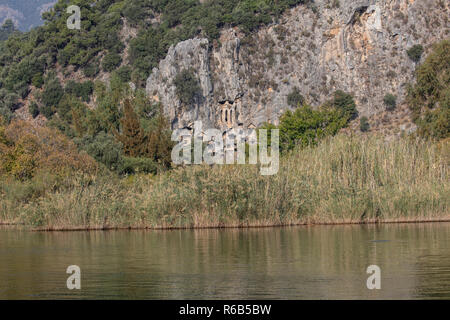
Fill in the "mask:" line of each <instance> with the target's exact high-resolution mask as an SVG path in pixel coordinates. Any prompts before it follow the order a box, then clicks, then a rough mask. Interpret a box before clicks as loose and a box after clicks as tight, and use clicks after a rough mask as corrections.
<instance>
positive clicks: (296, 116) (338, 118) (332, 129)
mask: <svg viewBox="0 0 450 320" xmlns="http://www.w3.org/2000/svg"><path fill="white" fill-rule="evenodd" d="M289 96H290V99H289V97H288V100H291V102H292V103H293V104H294V103H295V104H296V105H297V106H298V108H297V109H295V110H294V111H293V112H292V111H289V110H288V111H287V112H285V113H284V114H283V115H282V116H281V118H280V124H279V126H278V127H276V126H273V125H265V126H263V128H265V129H273V128H278V129H280V147H281V150H282V151H287V150H292V149H294V148H295V147H296V146H301V147H306V146H310V145H317V143H318V142H319V141H320V140H322V139H323V138H325V137H328V136H333V135H335V134H337V133H338V132H339V130H340V129H342V128H344V127H346V126H347V124H348V123H349V121H350V120H352V119H354V118H355V116H356V115H357V114H358V113H357V111H356V104H355V101H354V100H353V97H352V96H351V95H350V94H348V93H345V92H343V91H340V90H338V91H336V92H335V93H334V96H333V99H331V100H330V101H328V102H326V103H324V105H323V106H321V107H319V108H318V109H313V108H312V107H310V106H308V105H305V104H304V105H301V104H300V103H304V99H303V97H302V96H301V94H300V93H299V91H298V89H296V88H295V89H294V90H293V92H292V93H291V94H290V95H289Z"/></svg>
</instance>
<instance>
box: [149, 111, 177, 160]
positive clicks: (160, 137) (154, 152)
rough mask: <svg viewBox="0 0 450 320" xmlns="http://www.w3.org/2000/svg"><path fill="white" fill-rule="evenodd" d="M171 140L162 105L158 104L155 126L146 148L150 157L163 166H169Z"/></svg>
mask: <svg viewBox="0 0 450 320" xmlns="http://www.w3.org/2000/svg"><path fill="white" fill-rule="evenodd" d="M172 146H173V142H172V140H171V133H170V130H169V122H168V120H167V118H166V117H165V116H164V113H163V110H162V107H161V106H160V109H159V112H158V115H157V116H156V125H155V128H154V129H153V130H152V131H151V133H150V139H149V145H148V150H149V154H150V155H151V157H152V158H153V159H154V160H155V161H156V162H159V163H160V164H162V165H163V166H165V167H169V166H170V163H171V150H172Z"/></svg>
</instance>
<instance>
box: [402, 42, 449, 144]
mask: <svg viewBox="0 0 450 320" xmlns="http://www.w3.org/2000/svg"><path fill="white" fill-rule="evenodd" d="M449 61H450V41H449V40H443V41H441V42H439V43H436V44H435V45H434V46H433V51H432V52H431V53H430V54H429V55H428V56H427V57H426V59H425V61H424V62H423V64H422V65H420V66H419V67H418V68H417V70H416V83H415V84H414V85H412V86H410V87H409V89H408V96H407V102H408V106H409V108H410V109H411V111H412V113H413V121H414V122H415V123H416V124H417V125H418V127H419V130H418V132H419V134H421V135H424V136H427V137H433V138H437V139H441V138H446V137H449V136H450V129H449V125H448V123H449V122H448V117H449V109H450V76H449V75H450V63H449Z"/></svg>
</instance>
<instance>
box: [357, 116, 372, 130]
mask: <svg viewBox="0 0 450 320" xmlns="http://www.w3.org/2000/svg"><path fill="white" fill-rule="evenodd" d="M369 128H370V124H369V119H367V117H361V119H359V130H361V132H367V131H368V130H369Z"/></svg>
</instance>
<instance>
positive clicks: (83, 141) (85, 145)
mask: <svg viewBox="0 0 450 320" xmlns="http://www.w3.org/2000/svg"><path fill="white" fill-rule="evenodd" d="M75 143H76V144H77V145H78V147H79V148H80V149H82V150H84V151H86V152H87V153H88V154H89V155H90V156H91V157H93V158H94V159H95V160H97V161H98V162H100V163H102V164H104V165H105V166H106V167H107V168H108V169H110V170H113V171H115V170H121V168H122V165H123V156H122V145H121V144H120V143H118V142H117V141H116V140H115V139H114V137H113V136H112V135H110V134H107V133H105V132H100V133H99V134H98V135H96V136H95V137H93V136H90V135H86V136H84V137H83V138H77V139H75Z"/></svg>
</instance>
